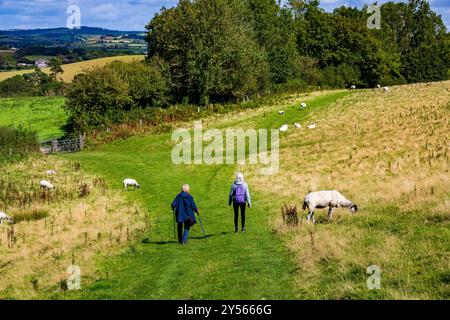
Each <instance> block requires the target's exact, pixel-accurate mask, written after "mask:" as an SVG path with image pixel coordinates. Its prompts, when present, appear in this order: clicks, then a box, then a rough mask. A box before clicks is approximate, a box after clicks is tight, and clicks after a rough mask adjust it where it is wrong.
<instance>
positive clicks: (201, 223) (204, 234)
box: [197, 212, 206, 239]
mask: <svg viewBox="0 0 450 320" xmlns="http://www.w3.org/2000/svg"><path fill="white" fill-rule="evenodd" d="M197 216H198V222H200V227H201V228H202V232H203V238H204V239H206V232H205V228H203V222H202V218H201V217H200V215H199V214H198V212H197Z"/></svg>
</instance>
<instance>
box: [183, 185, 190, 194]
mask: <svg viewBox="0 0 450 320" xmlns="http://www.w3.org/2000/svg"><path fill="white" fill-rule="evenodd" d="M181 190H183V192H189V190H190V187H189V185H188V184H183V186H182V187H181Z"/></svg>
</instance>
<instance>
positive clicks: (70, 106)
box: [65, 61, 167, 132]
mask: <svg viewBox="0 0 450 320" xmlns="http://www.w3.org/2000/svg"><path fill="white" fill-rule="evenodd" d="M166 91H167V85H166V82H165V79H164V78H163V77H162V75H161V74H160V73H159V71H158V70H157V69H156V68H154V67H153V66H151V65H148V64H144V63H141V62H138V61H135V62H131V63H124V62H120V61H116V62H113V63H110V64H107V65H106V66H104V67H97V68H94V69H91V70H89V71H87V72H85V73H83V74H80V75H77V76H76V77H75V79H74V81H73V82H72V83H71V84H70V85H69V86H68V88H67V93H66V104H65V109H66V111H67V113H68V114H69V118H70V120H69V126H68V129H69V130H70V131H72V132H73V131H75V132H80V131H85V130H89V129H91V128H97V127H102V126H104V125H108V124H111V123H120V122H123V121H124V119H125V117H126V113H128V112H130V111H131V110H132V109H135V108H145V107H159V106H164V105H165V99H166Z"/></svg>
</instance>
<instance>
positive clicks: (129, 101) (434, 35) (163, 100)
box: [66, 0, 450, 131]
mask: <svg viewBox="0 0 450 320" xmlns="http://www.w3.org/2000/svg"><path fill="white" fill-rule="evenodd" d="M369 15H370V14H369V13H368V12H367V7H363V8H361V9H358V8H349V7H340V8H337V9H335V10H334V11H333V12H325V11H324V10H323V9H321V8H320V7H319V1H318V0H290V1H288V2H287V3H286V4H284V5H281V4H280V3H279V2H277V1H276V0H196V1H192V0H180V1H179V2H178V4H177V5H176V6H175V7H173V8H169V9H166V8H163V9H161V11H160V12H159V13H157V14H156V15H155V16H154V18H153V19H152V20H151V21H150V22H149V24H148V25H147V26H146V28H147V30H148V33H147V37H146V40H147V43H148V56H147V58H146V61H145V63H143V64H142V63H133V64H128V65H127V64H123V63H119V62H117V63H113V64H110V65H108V66H105V67H103V68H97V69H94V70H92V71H90V72H86V73H84V74H82V75H79V76H78V77H76V78H75V81H74V82H73V83H72V84H71V85H70V86H69V88H68V89H67V103H66V108H67V111H68V113H69V115H70V118H71V128H73V130H75V131H76V130H83V129H84V128H90V127H98V126H102V125H104V124H105V123H117V122H121V121H123V119H125V118H126V117H125V116H124V115H125V114H127V113H129V112H130V111H133V112H135V111H136V110H147V109H151V108H147V107H166V106H169V105H171V104H181V105H188V104H200V105H209V104H214V103H226V102H233V103H234V102H238V101H242V100H247V97H249V96H255V95H261V94H262V95H264V94H269V93H273V92H283V91H288V90H295V91H301V90H305V89H307V88H311V87H313V88H319V87H320V88H344V87H349V86H350V85H356V86H358V87H362V88H364V87H374V86H376V85H377V84H380V85H383V86H384V85H394V84H404V83H411V82H428V81H439V80H446V79H448V78H449V69H450V35H449V33H448V32H447V30H446V27H445V25H444V23H443V22H442V19H441V17H440V16H439V15H437V14H436V13H435V12H433V11H432V10H431V8H430V5H429V3H428V2H427V1H425V0H409V1H408V2H406V3H393V2H388V3H385V4H383V5H382V6H381V29H369V28H368V26H367V20H368V18H369Z"/></svg>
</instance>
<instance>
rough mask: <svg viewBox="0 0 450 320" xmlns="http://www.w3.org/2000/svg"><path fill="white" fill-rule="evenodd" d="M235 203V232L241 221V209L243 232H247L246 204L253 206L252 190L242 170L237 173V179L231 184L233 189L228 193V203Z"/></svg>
mask: <svg viewBox="0 0 450 320" xmlns="http://www.w3.org/2000/svg"><path fill="white" fill-rule="evenodd" d="M231 204H233V209H234V232H235V233H237V232H238V230H239V229H238V223H239V209H240V210H241V221H242V229H241V231H242V232H245V206H246V204H248V207H249V208H251V207H252V201H251V199H250V192H249V190H248V186H247V183H245V181H244V175H243V174H242V173H240V172H238V173H237V174H236V180H235V181H234V183H233V184H232V185H231V190H230V193H229V195H228V205H230V206H231Z"/></svg>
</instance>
